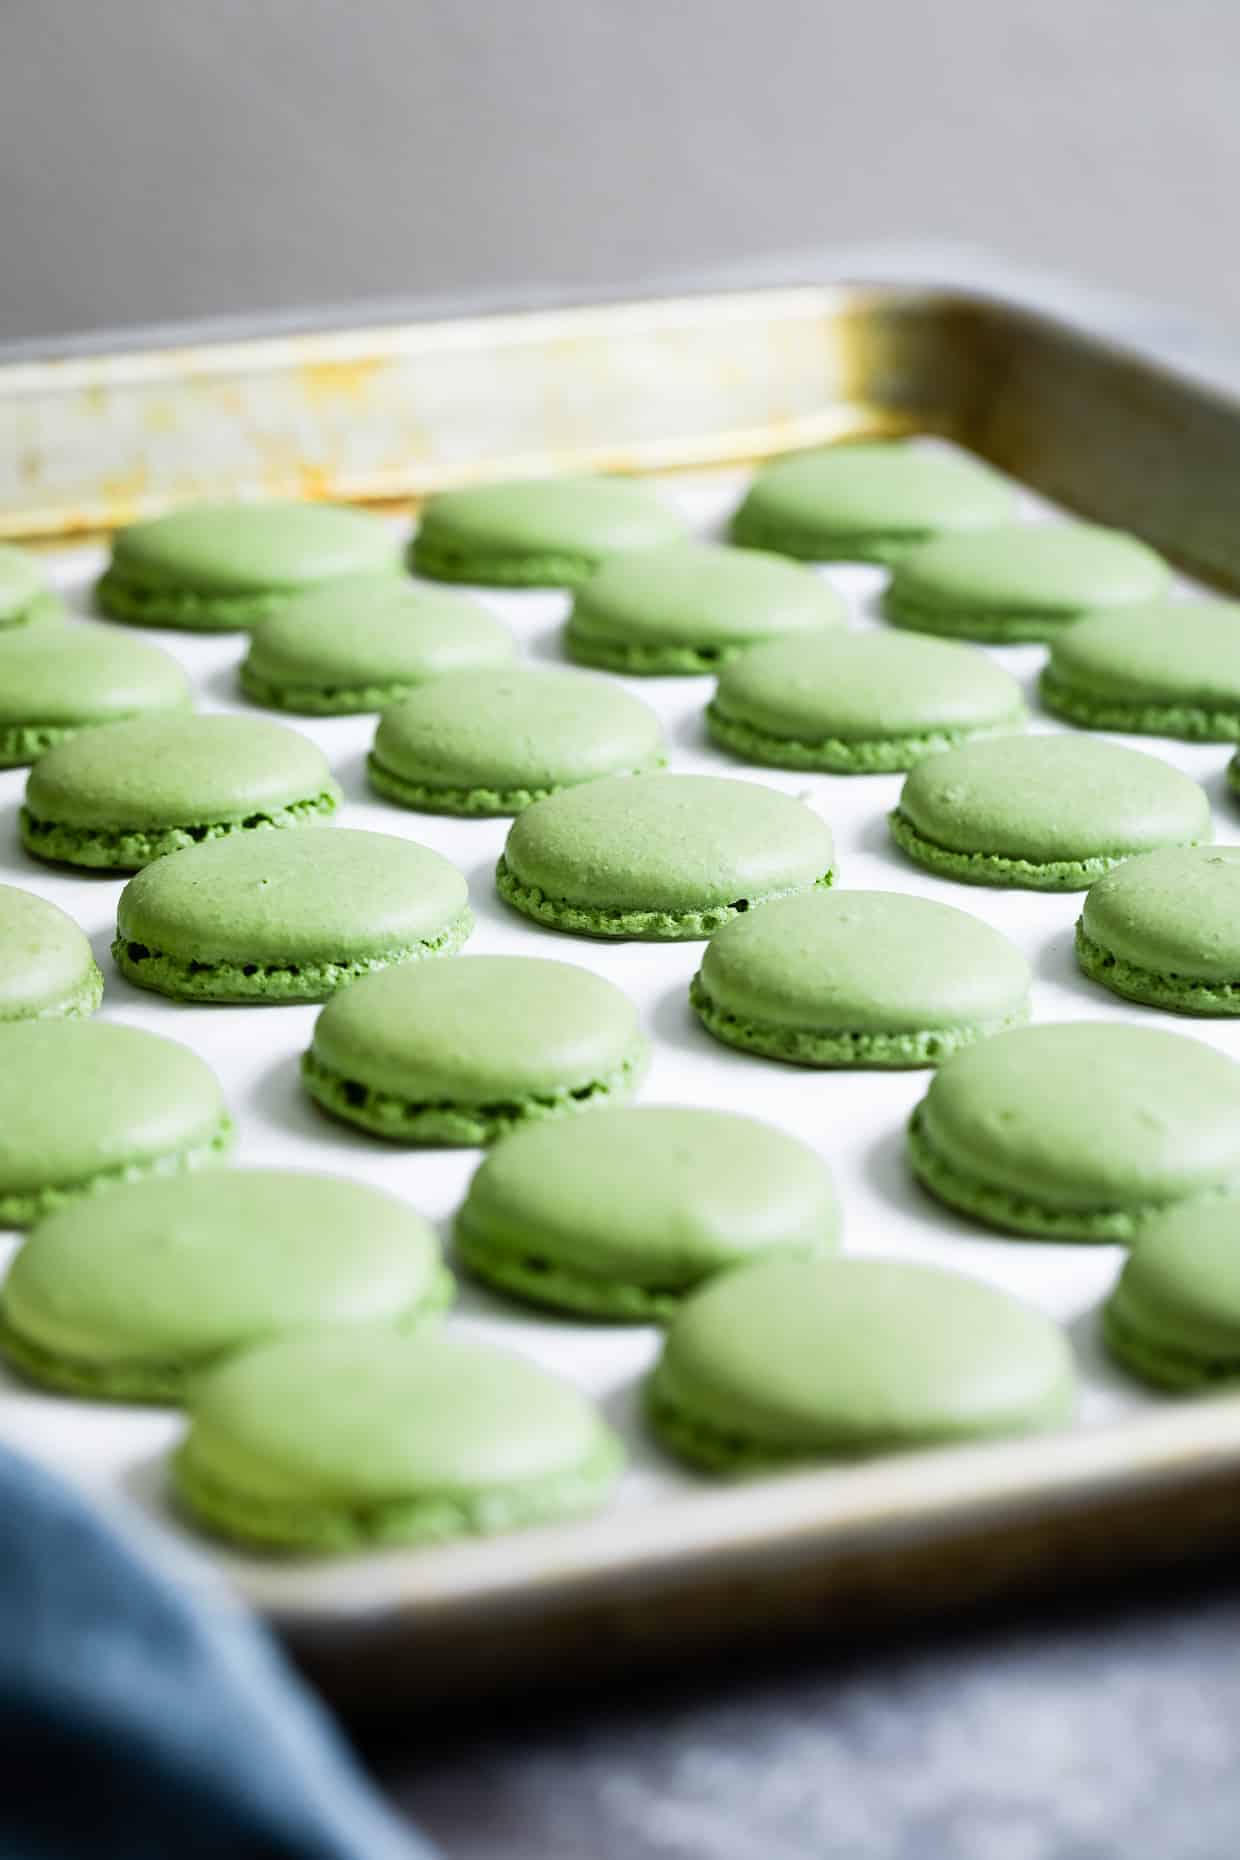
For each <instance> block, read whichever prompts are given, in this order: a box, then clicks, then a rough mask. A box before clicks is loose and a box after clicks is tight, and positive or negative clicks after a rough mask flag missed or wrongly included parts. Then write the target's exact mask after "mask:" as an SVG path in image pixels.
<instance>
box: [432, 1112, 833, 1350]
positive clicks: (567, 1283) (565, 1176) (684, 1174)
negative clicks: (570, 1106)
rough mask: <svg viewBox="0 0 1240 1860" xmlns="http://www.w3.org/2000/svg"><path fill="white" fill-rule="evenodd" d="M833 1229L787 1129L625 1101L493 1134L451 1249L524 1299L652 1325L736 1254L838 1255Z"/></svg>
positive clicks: (811, 1168) (814, 1175)
mask: <svg viewBox="0 0 1240 1860" xmlns="http://www.w3.org/2000/svg"><path fill="white" fill-rule="evenodd" d="M839 1227H840V1216H839V1208H838V1204H837V1202H836V1198H835V1191H834V1188H833V1187H832V1183H831V1175H830V1172H829V1170H828V1169H827V1166H826V1164H825V1163H824V1162H823V1161H822V1160H821V1159H820V1158H819V1157H818V1156H817V1155H816V1154H815V1152H814V1151H813V1150H811V1149H809V1148H808V1147H807V1146H806V1145H805V1144H803V1143H800V1142H798V1141H797V1139H796V1138H795V1137H791V1136H788V1135H787V1134H786V1133H785V1132H784V1131H782V1130H777V1129H776V1128H775V1127H774V1125H772V1124H765V1123H760V1122H759V1121H758V1120H757V1119H756V1118H752V1117H741V1116H737V1115H736V1114H735V1113H733V1112H730V1111H708V1110H698V1109H689V1108H686V1107H683V1106H679V1105H638V1106H628V1105H626V1106H620V1107H619V1108H616V1109H608V1108H606V1107H605V1108H604V1109H602V1110H600V1111H597V1112H595V1113H594V1115H593V1116H591V1117H587V1118H584V1119H581V1120H579V1121H574V1122H573V1123H571V1124H564V1123H552V1124H535V1125H531V1126H530V1127H529V1128H528V1129H526V1130H522V1131H518V1132H517V1133H516V1134H515V1135H514V1136H511V1137H506V1138H505V1139H504V1141H503V1142H502V1143H499V1144H497V1145H496V1147H495V1148H494V1149H493V1150H492V1151H491V1152H490V1153H489V1154H488V1155H487V1157H486V1158H485V1159H484V1161H483V1162H482V1164H481V1166H480V1167H479V1169H478V1171H477V1173H476V1174H475V1176H474V1179H473V1181H472V1182H471V1183H470V1186H469V1193H468V1195H467V1196H466V1198H465V1202H464V1205H463V1206H462V1208H461V1210H460V1213H459V1214H458V1215H457V1219H456V1245H457V1252H458V1253H459V1255H460V1257H461V1259H462V1260H463V1261H464V1263H465V1265H467V1266H468V1267H469V1269H470V1271H471V1272H473V1273H475V1274H476V1275H477V1276H478V1277H479V1278H480V1279H484V1280H486V1281H487V1282H488V1283H489V1284H492V1285H495V1286H498V1287H499V1288H500V1289H501V1290H502V1291H505V1292H510V1293H512V1294H514V1295H515V1296H516V1297H518V1298H522V1299H525V1300H527V1301H529V1302H530V1303H533V1304H537V1305H547V1306H550V1307H551V1308H552V1309H560V1310H565V1311H573V1312H579V1313H581V1314H582V1315H584V1316H586V1317H594V1318H603V1319H607V1320H610V1321H612V1322H615V1321H619V1320H633V1321H636V1322H638V1323H649V1322H650V1321H651V1320H658V1319H660V1318H665V1317H668V1316H669V1315H670V1314H671V1313H672V1312H673V1311H675V1310H676V1308H677V1306H678V1305H679V1303H680V1301H681V1299H682V1298H683V1297H684V1296H685V1294H686V1293H688V1292H690V1291H692V1289H693V1288H694V1287H695V1286H697V1285H699V1284H701V1283H702V1282H703V1281H704V1280H705V1279H708V1278H710V1277H711V1276H712V1275H713V1274H714V1273H717V1272H721V1271H724V1270H725V1269H730V1268H732V1267H734V1266H737V1265H739V1264H743V1263H744V1262H745V1261H746V1260H749V1259H755V1258H759V1257H766V1256H768V1255H772V1254H796V1255H810V1254H815V1253H829V1252H834V1251H835V1249H836V1247H837V1246H838V1244H839V1240H838V1235H839Z"/></svg>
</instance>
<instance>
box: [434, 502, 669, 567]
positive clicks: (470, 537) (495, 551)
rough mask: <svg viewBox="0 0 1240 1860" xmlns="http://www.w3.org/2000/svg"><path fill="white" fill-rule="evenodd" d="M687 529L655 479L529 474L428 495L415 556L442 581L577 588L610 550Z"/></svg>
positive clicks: (650, 543)
mask: <svg viewBox="0 0 1240 1860" xmlns="http://www.w3.org/2000/svg"><path fill="white" fill-rule="evenodd" d="M684 534H685V525H684V522H683V521H682V519H681V518H680V517H679V516H678V515H677V513H676V512H675V511H674V510H673V509H671V508H670V506H669V505H667V504H665V503H664V502H663V500H662V499H661V498H660V496H659V495H658V493H657V492H656V491H655V490H653V489H652V488H651V486H650V485H648V484H641V483H638V482H636V481H634V480H633V479H628V478H590V477H569V478H524V479H517V480H513V481H511V482H509V483H504V484H483V485H475V486H471V487H469V488H468V489H465V490H460V491H440V492H437V493H436V494H435V496H433V497H429V498H428V499H427V501H426V503H425V505H424V506H423V509H422V515H421V519H420V521H419V523H418V528H417V533H416V534H415V536H414V539H413V546H412V551H411V559H412V562H413V566H414V568H415V569H416V570H417V572H418V574H420V575H429V576H430V577H431V579H432V580H435V581H468V582H474V583H477V584H481V585H484V586H494V587H544V588H552V587H565V588H573V587H577V586H579V585H580V583H581V582H583V581H585V580H587V579H588V578H589V577H590V576H591V575H592V574H593V573H594V572H595V570H596V569H598V568H600V567H601V566H602V564H603V563H604V562H605V561H606V560H607V558H608V557H609V556H611V555H616V554H618V553H620V552H621V551H622V550H626V549H650V548H653V547H655V546H656V545H658V544H660V543H668V542H677V541H679V540H681V539H682V538H683V536H684Z"/></svg>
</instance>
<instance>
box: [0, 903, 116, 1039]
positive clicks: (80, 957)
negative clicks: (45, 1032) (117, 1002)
mask: <svg viewBox="0 0 1240 1860" xmlns="http://www.w3.org/2000/svg"><path fill="white" fill-rule="evenodd" d="M102 999H103V976H102V975H101V974H100V972H99V965H98V963H97V962H96V961H95V958H94V955H93V954H92V952H91V947H90V944H89V943H88V942H87V940H86V937H85V936H84V935H83V933H82V931H81V930H79V929H78V927H77V925H76V924H75V923H74V921H73V919H72V917H67V916H66V915H65V913H64V912H63V911H62V910H58V909H57V907H56V906H55V905H54V904H49V903H48V901H47V899H46V898H37V897H36V896H35V895H34V893H33V892H31V891H19V890H18V888H17V886H16V885H0V1023H2V1022H4V1021H10V1020H85V1019H88V1018H89V1017H90V1015H92V1014H93V1013H94V1011H95V1009H96V1008H97V1007H98V1006H99V1003H100V1001H101V1000H102Z"/></svg>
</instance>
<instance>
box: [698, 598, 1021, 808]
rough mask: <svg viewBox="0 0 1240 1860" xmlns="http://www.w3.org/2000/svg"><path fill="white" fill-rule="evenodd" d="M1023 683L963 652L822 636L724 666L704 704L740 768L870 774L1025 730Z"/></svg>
mask: <svg viewBox="0 0 1240 1860" xmlns="http://www.w3.org/2000/svg"><path fill="white" fill-rule="evenodd" d="M1025 721H1026V717H1025V706H1024V702H1023V700H1022V697H1021V691H1020V686H1019V685H1018V684H1017V682H1016V680H1015V679H1014V678H1013V677H1012V676H1011V675H1010V673H1008V672H1005V671H1004V669H1003V667H1002V666H1001V665H997V664H996V663H995V661H994V660H993V659H991V658H988V657H987V655H986V654H985V653H983V652H979V651H977V650H976V649H975V648H974V647H972V646H958V645H954V644H952V643H951V642H949V641H947V640H938V639H914V638H913V636H912V635H911V634H907V635H901V634H897V633H878V632H865V633H861V632H858V633H843V632H841V633H836V634H832V633H820V634H816V635H815V636H814V637H813V638H810V639H784V640H777V641H776V642H775V643H774V644H773V645H769V646H756V647H755V648H754V649H753V651H752V652H746V653H744V654H742V656H741V657H740V658H739V659H736V660H734V661H733V662H732V664H730V665H727V666H725V667H724V669H723V671H722V672H721V673H720V675H719V682H718V684H717V686H716V687H715V695H714V697H713V698H712V700H711V702H710V703H709V704H708V705H707V707H706V725H707V728H708V730H709V731H710V734H711V735H712V736H713V737H714V739H715V741H716V742H717V743H721V744H722V745H723V747H724V748H725V749H729V750H731V751H732V753H733V754H734V755H737V756H741V757H742V758H743V759H744V760H745V761H746V762H765V763H770V764H772V765H773V766H774V767H776V768H786V769H823V770H828V771H830V772H831V773H833V774H836V775H874V774H882V773H885V772H890V771H891V770H893V769H910V768H912V767H914V765H915V764H916V763H918V762H922V761H924V760H925V758H926V757H927V756H932V755H938V754H940V753H941V752H942V751H943V750H945V749H954V748H955V747H956V745H957V744H958V743H965V742H969V741H970V740H971V739H972V738H973V737H976V736H995V735H1010V734H1011V732H1012V731H1013V730H1023V729H1024V727H1025Z"/></svg>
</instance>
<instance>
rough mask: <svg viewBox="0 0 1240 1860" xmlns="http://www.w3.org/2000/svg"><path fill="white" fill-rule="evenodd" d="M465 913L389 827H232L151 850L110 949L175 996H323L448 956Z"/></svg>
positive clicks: (465, 927)
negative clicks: (166, 851) (174, 847)
mask: <svg viewBox="0 0 1240 1860" xmlns="http://www.w3.org/2000/svg"><path fill="white" fill-rule="evenodd" d="M472 928H473V918H472V917H471V915H470V910H469V890H468V887H467V885H466V883H465V880H464V879H463V878H462V876H461V874H460V873H459V872H458V871H457V869H456V867H455V866H454V865H450V864H449V863H448V861H447V860H446V859H443V858H441V857H440V855H439V854H438V853H436V852H431V851H430V850H429V849H428V848H427V847H425V846H418V845H416V844H415V843H414V841H412V840H405V839H397V838H395V837H394V836H393V835H391V834H389V833H361V832H358V831H356V830H355V829H348V828H344V827H341V828H340V829H339V831H338V832H335V833H323V834H307V833H277V834H270V835H269V834H256V833H238V834H234V835H233V836H232V837H231V838H228V839H223V840H212V841H210V842H209V843H208V844H207V845H205V846H192V847H191V848H190V849H189V851H188V852H179V853H175V854H174V855H173V856H172V857H171V858H170V859H156V860H155V861H154V863H153V864H151V865H148V866H146V867H145V868H144V869H143V870H142V871H141V872H139V873H138V874H137V875H136V877H134V878H131V879H130V881H129V883H128V884H127V885H126V887H125V889H124V891H122V893H121V897H120V903H119V904H118V906H117V912H116V940H115V942H114V943H113V945H112V955H113V958H114V959H115V962H116V966H117V968H118V969H119V970H120V971H121V974H122V975H125V976H127V977H128V979H129V980H130V981H131V982H135V983H136V984H137V986H138V987H139V988H150V989H153V990H154V991H155V992H156V993H157V994H161V995H170V996H171V997H172V998H173V1000H177V1001H323V1000H326V998H327V996H328V995H330V994H334V993H335V991H336V989H337V988H342V987H344V985H345V984H346V983H348V982H355V981H357V980H358V978H359V977H360V976H363V975H372V974H374V973H375V972H376V971H377V970H379V969H386V968H390V967H391V966H392V965H393V964H394V963H399V962H416V961H419V960H420V959H421V958H422V957H424V956H450V955H453V954H454V953H455V952H456V951H457V950H458V949H460V947H461V945H462V944H463V943H464V942H465V939H466V938H467V937H468V935H469V933H470V931H471V929H472Z"/></svg>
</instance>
